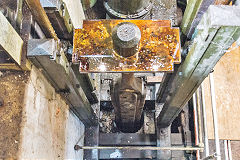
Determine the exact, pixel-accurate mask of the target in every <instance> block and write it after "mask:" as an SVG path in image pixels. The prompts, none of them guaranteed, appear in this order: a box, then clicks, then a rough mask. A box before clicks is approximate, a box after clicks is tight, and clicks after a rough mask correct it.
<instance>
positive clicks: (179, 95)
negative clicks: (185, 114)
mask: <svg viewBox="0 0 240 160" xmlns="http://www.w3.org/2000/svg"><path fill="white" fill-rule="evenodd" d="M239 14H240V10H239V7H237V6H210V7H209V9H208V11H207V12H206V13H205V14H204V16H203V18H202V20H201V22H200V24H199V25H198V28H197V29H198V30H197V35H196V37H195V38H194V40H193V44H192V45H191V46H190V48H189V52H188V55H187V57H186V59H185V61H184V62H183V63H182V64H181V65H180V67H179V69H178V71H177V72H176V74H175V75H174V76H173V81H172V83H171V84H170V85H169V86H168V96H166V97H165V98H164V100H161V101H164V102H165V104H164V106H163V109H162V111H161V113H160V115H159V116H158V125H159V126H160V127H162V128H165V127H167V126H169V125H170V124H171V123H172V122H173V120H174V119H175V118H176V117H177V115H178V114H179V113H180V112H181V110H182V108H183V107H184V105H185V104H186V103H187V102H188V101H189V100H190V98H191V97H192V95H193V93H194V92H195V91H196V89H197V88H198V87H199V85H200V84H201V83H202V81H203V80H204V79H205V78H206V77H207V75H208V74H209V73H210V71H211V70H212V69H213V68H214V66H215V65H216V63H217V62H218V61H219V59H220V58H221V57H222V56H223V55H224V53H226V51H227V50H228V49H229V48H230V47H231V45H232V44H233V43H234V42H235V41H237V40H238V39H239V37H240V17H239V16H238V15H239ZM229 17H231V18H229ZM158 96H159V95H158ZM158 100H159V98H158Z"/></svg>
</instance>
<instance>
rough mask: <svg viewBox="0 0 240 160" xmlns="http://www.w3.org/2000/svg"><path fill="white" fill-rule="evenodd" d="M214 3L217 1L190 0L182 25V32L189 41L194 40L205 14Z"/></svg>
mask: <svg viewBox="0 0 240 160" xmlns="http://www.w3.org/2000/svg"><path fill="white" fill-rule="evenodd" d="M214 2H215V0H189V2H188V4H187V7H186V10H185V12H184V15H183V20H182V23H181V29H182V32H183V34H184V35H186V36H187V38H188V39H191V38H192V35H193V33H194V31H195V28H196V27H197V25H198V24H199V22H200V20H201V19H202V16H203V14H204V13H205V12H206V11H207V9H208V7H209V6H210V5H212V4H214Z"/></svg>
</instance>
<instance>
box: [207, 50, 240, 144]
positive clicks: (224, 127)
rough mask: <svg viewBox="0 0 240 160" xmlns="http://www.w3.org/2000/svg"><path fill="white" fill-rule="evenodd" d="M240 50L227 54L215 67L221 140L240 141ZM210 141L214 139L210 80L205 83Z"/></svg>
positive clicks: (214, 74)
mask: <svg viewBox="0 0 240 160" xmlns="http://www.w3.org/2000/svg"><path fill="white" fill-rule="evenodd" d="M239 53H240V48H237V49H235V50H233V51H232V52H229V53H226V54H225V55H224V56H223V57H222V59H221V60H220V61H219V62H218V63H217V65H216V66H215V67H214V72H213V76H214V82H215V94H216V103H217V114H218V128H219V130H218V132H219V138H220V139H229V140H240V134H239V133H240V127H239V121H240V116H239V115H240V107H239V104H240V98H239V97H240V88H239V86H240V81H239V77H240V63H239V62H240V54H239ZM204 90H205V101H206V112H207V121H208V123H207V127H208V137H209V139H214V129H213V120H212V109H211V95H210V85H209V79H208V78H206V80H205V81H204Z"/></svg>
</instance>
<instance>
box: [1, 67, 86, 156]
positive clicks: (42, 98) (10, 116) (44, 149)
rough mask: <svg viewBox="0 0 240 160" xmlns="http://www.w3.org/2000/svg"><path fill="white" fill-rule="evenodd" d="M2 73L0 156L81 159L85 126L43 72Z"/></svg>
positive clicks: (34, 69) (33, 70) (35, 70)
mask: <svg viewBox="0 0 240 160" xmlns="http://www.w3.org/2000/svg"><path fill="white" fill-rule="evenodd" d="M1 74H2V77H0V86H1V87H0V97H2V99H3V100H4V106H2V107H0V115H1V117H0V129H1V130H0V135H1V136H0V137H1V138H0V159H5V158H14V159H16V158H19V159H83V153H82V152H81V151H75V150H74V145H75V144H76V143H78V144H80V145H83V140H84V125H83V123H82V122H81V121H79V119H78V118H77V117H76V116H75V114H74V113H72V112H71V111H70V110H69V106H68V105H67V104H66V103H65V101H64V100H63V98H62V97H61V96H60V95H59V94H57V93H56V92H55V90H54V88H53V87H52V86H51V85H50V84H49V83H48V81H47V80H46V78H45V77H44V76H43V75H42V73H41V72H40V71H39V70H38V69H36V68H35V67H33V69H32V70H31V72H30V73H23V72H17V73H16V72H7V73H5V72H1Z"/></svg>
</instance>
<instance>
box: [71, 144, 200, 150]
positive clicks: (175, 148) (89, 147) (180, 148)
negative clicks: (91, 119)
mask: <svg viewBox="0 0 240 160" xmlns="http://www.w3.org/2000/svg"><path fill="white" fill-rule="evenodd" d="M74 149H75V150H80V149H83V150H92V149H106V150H109V149H119V150H123V149H127V150H154V151H156V150H172V151H198V150H203V149H204V148H203V147H142V146H123V147H120V146H79V145H75V146H74Z"/></svg>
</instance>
